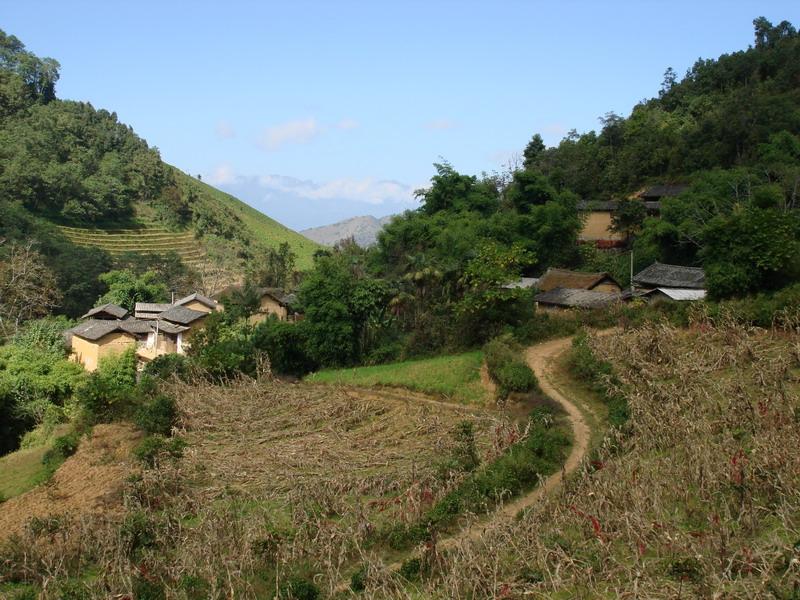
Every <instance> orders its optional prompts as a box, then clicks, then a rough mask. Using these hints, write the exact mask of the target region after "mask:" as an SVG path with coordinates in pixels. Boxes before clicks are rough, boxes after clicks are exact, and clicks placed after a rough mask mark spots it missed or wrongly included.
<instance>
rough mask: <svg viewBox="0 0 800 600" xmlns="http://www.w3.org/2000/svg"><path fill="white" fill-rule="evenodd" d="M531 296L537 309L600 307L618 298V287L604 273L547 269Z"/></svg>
mask: <svg viewBox="0 0 800 600" xmlns="http://www.w3.org/2000/svg"><path fill="white" fill-rule="evenodd" d="M537 287H538V288H539V293H538V294H536V296H534V300H535V301H536V307H537V308H538V309H541V310H567V309H572V308H602V307H605V306H609V305H611V304H613V303H614V302H618V301H620V300H621V299H622V286H620V284H619V283H618V282H617V281H616V280H615V279H614V278H613V277H612V276H611V275H610V274H608V273H582V272H580V271H569V270H567V269H548V270H547V272H545V274H544V275H542V276H541V277H540V278H539V282H538V284H537Z"/></svg>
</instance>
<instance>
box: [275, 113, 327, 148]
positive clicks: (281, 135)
mask: <svg viewBox="0 0 800 600" xmlns="http://www.w3.org/2000/svg"><path fill="white" fill-rule="evenodd" d="M320 133H322V128H321V127H320V126H319V124H318V123H317V120H316V119H315V118H314V117H309V118H307V119H300V120H297V121H287V122H286V123H281V124H280V125H275V126H274V127H267V128H266V129H265V130H264V133H263V134H262V135H261V139H260V144H261V146H262V147H264V148H265V149H266V150H270V151H273V150H277V149H279V148H280V147H281V146H285V145H287V144H305V143H307V142H309V141H311V140H313V139H314V138H315V137H317V136H318V135H319V134H320Z"/></svg>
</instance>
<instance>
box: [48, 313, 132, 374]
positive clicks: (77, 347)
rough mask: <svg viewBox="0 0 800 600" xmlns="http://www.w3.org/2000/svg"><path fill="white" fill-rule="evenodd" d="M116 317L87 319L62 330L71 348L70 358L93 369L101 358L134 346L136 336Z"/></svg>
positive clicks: (86, 367) (88, 368)
mask: <svg viewBox="0 0 800 600" xmlns="http://www.w3.org/2000/svg"><path fill="white" fill-rule="evenodd" d="M122 323H124V321H121V320H118V319H89V320H87V321H84V322H82V323H79V324H78V325H76V326H75V327H72V328H71V329H68V330H67V331H65V332H64V337H65V340H66V342H67V344H68V345H69V347H70V348H71V350H72V352H71V354H70V358H71V359H72V360H74V361H75V362H78V363H80V364H82V365H83V367H84V368H85V369H86V370H87V371H94V370H96V369H97V365H98V364H99V363H100V360H101V359H102V358H105V357H106V356H112V355H114V354H120V353H121V352H124V351H125V350H127V349H128V348H134V347H135V346H136V342H137V337H136V335H135V334H134V333H132V332H130V331H127V330H126V329H125V328H124V327H123V326H122Z"/></svg>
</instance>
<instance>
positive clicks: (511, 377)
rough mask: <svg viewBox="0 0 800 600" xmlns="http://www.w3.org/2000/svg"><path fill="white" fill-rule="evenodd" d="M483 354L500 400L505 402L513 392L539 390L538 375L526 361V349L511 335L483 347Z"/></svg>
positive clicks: (501, 337)
mask: <svg viewBox="0 0 800 600" xmlns="http://www.w3.org/2000/svg"><path fill="white" fill-rule="evenodd" d="M483 353H484V356H485V357H486V368H487V369H488V371H489V376H490V377H491V378H492V380H494V382H495V383H496V384H497V388H498V389H497V392H498V398H499V399H500V400H505V399H506V398H508V396H509V395H510V394H511V393H512V392H530V391H533V390H536V389H538V387H539V382H538V381H537V379H536V375H535V374H534V372H533V371H532V370H531V368H530V367H529V366H528V365H527V363H526V362H525V360H524V349H523V348H522V346H521V345H520V344H519V343H517V342H516V341H514V338H513V337H512V336H511V335H508V334H506V335H502V336H500V337H497V338H495V339H493V340H492V341H491V342H489V343H488V344H486V345H485V346H484V347H483Z"/></svg>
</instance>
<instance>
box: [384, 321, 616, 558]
mask: <svg viewBox="0 0 800 600" xmlns="http://www.w3.org/2000/svg"><path fill="white" fill-rule="evenodd" d="M608 331H609V332H610V331H611V330H608ZM604 333H605V332H601V335H602V334H604ZM571 343H572V336H570V337H565V338H559V339H556V340H551V341H549V342H543V343H541V344H537V345H535V346H530V347H529V348H527V349H526V351H525V360H526V361H527V363H528V365H529V366H530V368H531V369H532V370H533V372H534V373H535V374H536V377H537V379H538V380H539V386H540V387H541V388H542V391H543V392H544V393H545V394H547V395H548V396H549V397H550V398H551V399H552V400H554V401H555V402H558V403H559V404H560V405H561V407H562V408H563V409H564V411H565V412H566V414H567V420H568V421H569V423H570V426H571V427H572V435H573V440H572V448H571V450H570V453H569V456H568V457H567V460H566V461H565V462H564V464H563V465H562V467H561V471H560V472H557V473H553V474H552V475H550V476H549V477H547V478H546V479H544V480H543V481H542V482H541V483H540V484H539V485H537V486H536V487H535V488H534V489H533V490H531V491H530V492H529V493H528V494H525V495H524V496H521V497H519V498H517V499H516V500H514V501H512V502H509V503H508V504H505V505H503V506H502V507H501V508H498V509H497V510H496V511H495V512H494V513H493V514H492V515H491V516H490V517H489V519H488V520H487V521H480V522H476V523H474V524H472V525H471V526H469V527H464V528H462V529H461V530H459V531H458V532H456V533H454V534H452V535H450V536H447V537H443V538H440V539H439V540H438V541H437V543H436V550H437V551H442V550H448V549H451V548H454V547H456V546H458V545H459V544H460V543H462V542H464V541H472V540H478V539H480V538H481V537H482V536H483V534H484V531H485V530H486V529H487V528H488V527H490V526H494V525H496V524H498V523H499V522H502V521H510V520H512V519H514V517H516V516H517V514H519V513H520V512H521V511H523V510H526V509H528V508H530V507H531V506H533V505H534V504H536V503H537V502H538V501H539V500H541V499H542V498H544V497H545V496H546V495H547V494H549V493H550V492H552V491H553V490H555V489H556V488H557V487H558V486H560V485H561V483H562V482H563V481H564V479H565V478H566V477H568V476H569V475H570V474H572V473H573V472H574V471H575V470H576V469H577V468H578V467H579V466H580V464H581V461H582V460H583V459H584V457H585V456H586V453H587V451H588V449H589V441H590V438H591V430H590V428H589V425H588V424H587V422H586V419H585V418H584V416H583V414H582V413H581V411H580V410H579V409H578V407H577V406H576V405H575V404H574V403H573V402H572V401H571V400H569V399H568V398H566V397H565V396H564V395H563V394H562V393H561V392H560V391H559V390H558V388H556V387H555V385H553V383H552V382H551V373H552V370H553V364H552V363H553V361H554V360H555V359H556V358H557V357H558V356H559V355H560V354H561V353H562V352H564V351H565V350H566V349H567V348H569V346H570V344H571ZM483 377H484V376H483V374H482V378H483ZM485 377H487V379H488V374H487V375H486V376H485ZM492 385H493V384H492ZM434 402H436V401H434ZM437 403H438V402H437ZM401 566H402V563H401V562H395V563H392V564H390V565H388V567H387V568H388V569H389V570H390V571H398V570H399V569H400V567H401Z"/></svg>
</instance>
